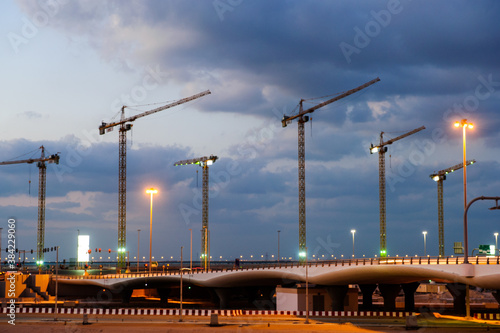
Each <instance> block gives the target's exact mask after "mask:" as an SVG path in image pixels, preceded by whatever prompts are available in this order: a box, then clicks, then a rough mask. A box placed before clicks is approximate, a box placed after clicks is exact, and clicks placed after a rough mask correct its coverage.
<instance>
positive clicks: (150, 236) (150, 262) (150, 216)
mask: <svg viewBox="0 0 500 333" xmlns="http://www.w3.org/2000/svg"><path fill="white" fill-rule="evenodd" d="M146 193H148V194H150V195H151V199H150V211H149V266H148V269H149V274H151V264H152V260H151V252H152V250H153V243H152V240H153V194H156V193H158V190H155V189H154V188H150V189H149V190H146Z"/></svg>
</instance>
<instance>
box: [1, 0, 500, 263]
mask: <svg viewBox="0 0 500 333" xmlns="http://www.w3.org/2000/svg"><path fill="white" fill-rule="evenodd" d="M18 3H20V4H22V6H21V8H22V9H23V10H24V11H25V12H26V14H27V16H28V17H31V16H32V15H34V14H35V13H37V12H38V11H40V7H39V5H38V4H37V3H36V2H33V1H27V0H19V1H18ZM499 14H500V4H499V3H497V2H495V1H481V2H472V1H453V2H452V1H445V2H438V3H435V2H433V3H422V2H416V1H400V2H399V1H393V0H388V1H371V2H366V1H349V2H347V1H345V2H338V1H336V2H325V1H322V2H320V1H279V2H278V1H272V2H270V1H243V2H241V4H239V5H237V6H236V5H235V6H232V7H231V9H230V10H227V11H224V12H222V13H221V12H220V11H218V10H217V8H215V7H214V6H213V2H212V1H185V0H184V1H142V2H125V3H124V2H122V1H106V2H103V1H97V0H95V1H71V2H67V3H66V4H65V5H63V6H61V7H60V12H59V13H58V14H57V15H54V16H53V17H52V18H51V20H50V27H52V28H53V29H55V30H56V31H59V32H61V33H64V34H67V35H68V36H70V37H74V36H77V37H83V38H80V39H79V40H84V41H85V43H86V44H85V45H89V46H90V47H91V48H93V49H94V50H96V51H97V53H98V54H99V55H100V56H101V58H102V59H104V60H105V61H108V62H110V63H112V64H114V65H116V66H117V68H119V69H120V70H124V71H125V70H135V71H142V70H143V68H145V67H147V66H152V67H153V68H155V66H156V65H157V64H158V66H160V68H161V70H162V71H165V72H166V73H168V75H165V78H167V77H168V80H170V81H169V83H175V84H178V85H179V86H185V85H188V86H189V89H194V88H197V87H198V86H202V87H203V88H206V87H209V88H210V89H211V90H212V93H213V94H212V96H211V98H210V100H207V102H206V103H203V105H201V108H204V109H203V110H204V111H206V112H216V111H223V112H229V113H236V114H244V115H256V116H259V117H261V118H262V119H264V124H263V126H262V127H260V128H258V129H255V130H253V129H248V128H246V127H245V125H244V124H242V126H241V129H240V130H241V131H242V132H243V133H247V135H246V138H245V140H244V142H235V143H234V145H233V146H232V147H231V148H230V149H229V151H228V152H227V153H228V155H231V156H230V157H227V158H226V160H224V159H223V158H221V160H220V161H218V162H217V163H216V164H214V166H213V167H212V168H211V171H210V172H211V177H212V178H211V184H212V185H213V186H214V187H213V188H212V191H211V199H210V200H211V206H210V207H211V219H213V221H214V222H213V226H214V229H213V231H214V239H219V240H220V241H219V242H214V244H217V245H214V246H215V247H217V249H218V250H220V251H223V250H224V245H222V244H226V243H225V242H224V239H225V237H226V238H230V237H229V236H230V235H232V234H235V233H237V234H242V235H246V236H248V237H244V238H245V240H244V241H245V242H248V244H246V245H245V246H247V248H252V244H251V243H252V242H254V240H255V239H257V237H258V239H259V240H262V241H263V243H265V244H268V243H269V242H273V243H274V237H275V232H276V230H275V229H277V228H278V227H279V228H283V230H284V231H285V230H288V231H289V232H290V235H292V234H293V237H292V236H290V243H291V244H295V243H296V234H297V231H296V228H297V214H296V211H297V130H296V126H297V125H296V124H295V123H293V124H291V125H290V126H289V127H288V128H286V129H282V128H281V123H280V118H281V114H282V113H287V114H288V113H289V112H291V111H292V110H293V109H294V107H295V106H296V105H297V103H298V102H299V100H300V99H301V98H304V99H307V98H312V97H318V96H325V95H329V94H335V93H340V92H343V91H346V90H348V89H351V88H354V87H357V86H359V85H361V84H362V83H364V82H367V81H369V80H371V79H373V78H375V77H377V76H378V77H380V78H381V82H378V83H377V84H376V85H373V86H372V87H370V88H368V89H365V90H363V91H362V92H359V93H357V94H355V95H353V96H351V97H349V98H346V99H345V100H341V101H339V102H337V103H335V104H332V105H331V106H328V107H325V108H323V109H321V110H320V111H318V112H317V113H315V114H314V115H313V119H314V120H313V122H312V123H313V130H312V131H311V129H310V127H309V126H310V124H311V123H308V124H307V127H306V147H307V152H306V166H307V169H306V170H307V172H306V182H307V185H306V191H307V198H308V199H307V200H308V201H307V205H308V206H307V207H308V210H307V214H308V215H307V217H308V237H309V240H310V241H311V243H312V244H311V248H314V247H315V246H317V245H318V244H320V243H321V242H324V241H325V237H326V236H331V237H332V240H333V241H334V242H342V241H344V242H345V238H346V237H348V236H349V229H346V230H343V229H342V228H344V227H346V226H347V227H346V228H350V227H351V225H352V227H356V228H364V230H365V231H364V233H365V234H363V232H361V230H360V231H359V232H358V233H357V234H356V237H361V238H360V239H362V240H363V242H364V243H365V244H367V245H366V247H365V248H366V249H370V251H372V249H373V248H375V249H376V248H377V246H378V239H377V237H373V235H374V234H375V235H376V234H377V233H378V204H379V203H378V156H377V155H369V153H368V146H369V143H377V142H378V140H379V135H380V132H381V131H384V132H385V136H384V138H386V139H387V138H391V137H396V136H398V135H401V134H403V133H404V132H407V131H409V130H411V129H414V128H417V127H419V126H421V125H425V126H426V127H427V129H426V130H425V131H423V132H421V133H419V134H418V135H415V136H413V137H412V138H411V139H410V138H408V139H405V140H404V141H401V142H399V143H397V144H395V145H393V146H390V147H389V153H388V154H387V156H386V158H387V161H386V162H387V203H388V206H387V207H388V208H387V213H388V219H387V223H388V230H389V229H390V232H388V237H389V244H390V248H391V249H400V250H401V249H403V250H406V249H408V248H410V249H411V251H417V250H419V249H420V246H418V245H411V247H410V245H409V244H411V243H412V242H413V240H415V242H420V241H421V231H422V230H421V228H423V227H425V228H429V229H430V228H434V229H433V230H434V231H433V232H434V235H436V234H437V230H436V223H437V221H436V219H437V212H436V208H435V207H436V193H435V191H436V186H435V183H434V182H433V181H432V180H430V179H429V177H428V176H429V174H430V173H431V172H432V171H434V170H439V169H442V168H445V167H448V166H451V165H453V164H456V163H459V162H460V161H457V159H458V160H460V153H461V151H460V147H459V146H460V144H461V141H460V133H458V132H457V131H455V132H453V131H454V129H453V128H451V124H452V122H453V121H455V120H458V119H462V118H473V119H475V122H476V123H477V124H478V128H480V131H478V133H477V134H474V133H473V134H471V138H472V139H474V140H472V141H473V143H472V144H474V142H478V141H479V140H480V139H483V140H484V142H485V146H486V147H478V146H476V147H474V146H473V145H472V148H475V149H474V150H473V152H474V154H475V155H476V156H477V157H478V159H479V158H481V159H482V161H481V162H484V163H483V164H481V163H478V164H477V165H475V166H474V169H477V170H474V169H473V168H471V173H470V181H471V195H487V194H491V195H498V193H495V191H498V190H497V189H498V171H499V170H498V169H499V164H498V161H497V157H495V156H492V155H491V153H490V152H489V151H488V150H486V148H490V149H491V148H495V149H498V140H499V132H498V126H499V125H500V118H499V117H498V109H499V107H500V97H499V93H498V92H499V90H500V74H499V65H498V60H497V58H498V53H499V48H500V44H499V43H498V40H500V30H499V29H498V28H497V26H498V15H499ZM346 45H349V46H350V47H351V49H349V50H351V51H352V53H350V54H349V52H348V51H346V50H347V49H346V48H345V47H346ZM353 50H355V51H353ZM346 52H347V53H346ZM121 66H123V67H121ZM166 81H167V80H165V82H166ZM196 90H197V89H196ZM321 100H325V99H320V100H317V101H316V102H317V103H319V102H320V101H321ZM307 105H308V106H311V105H314V104H310V103H308V104H307ZM436 131H440V132H439V133H441V135H438V134H439V133H438V132H436ZM436 133H438V134H436ZM311 135H312V138H311ZM72 140H73V139H72V138H67V139H66V140H65V141H64V142H63V141H61V142H51V146H53V147H50V151H51V152H57V151H61V153H62V163H61V165H60V166H59V169H56V170H58V171H59V173H55V178H56V179H57V181H54V173H52V174H49V176H50V177H52V179H48V181H49V180H50V181H51V187H50V191H51V193H52V194H50V195H51V196H64V195H66V194H67V193H68V192H69V191H76V192H77V191H81V192H82V193H81V194H78V195H77V197H78V198H79V200H80V199H81V200H98V201H101V205H102V206H99V207H98V209H95V211H94V213H93V214H95V215H94V216H93V217H94V219H95V220H96V222H95V225H99V223H100V222H102V221H105V223H104V224H105V225H111V226H110V227H109V229H110V230H112V229H113V228H115V227H114V225H113V224H115V223H116V216H115V215H116V196H117V194H116V191H117V176H116V173H117V172H116V171H117V159H118V152H117V150H118V149H117V147H116V145H115V144H104V143H98V144H95V145H92V146H91V150H90V151H85V150H82V151H80V150H79V149H77V147H78V142H75V141H72ZM68 143H69V146H68ZM39 144H40V143H33V142H28V141H15V142H8V143H7V144H5V145H4V147H3V148H5V149H4V150H3V151H2V156H3V155H4V154H5V157H6V158H10V157H13V156H17V154H18V153H17V152H19V151H30V150H32V149H36V148H37V146H38V145H39ZM33 145H34V146H35V147H34V148H31V146H33ZM28 146H30V148H29V149H28ZM24 148H26V149H24ZM47 148H49V145H48V144H47ZM134 148H137V149H132V150H129V160H128V170H129V178H128V189H129V193H130V195H129V197H130V201H129V202H130V206H129V207H130V221H131V224H132V225H134V227H135V226H138V225H140V223H142V222H144V221H146V220H147V217H148V216H147V214H146V213H147V209H144V206H147V202H144V195H143V187H144V186H145V184H148V183H160V184H165V186H166V187H167V188H168V190H166V191H165V194H164V196H159V197H158V200H159V201H160V202H159V204H158V207H159V208H158V209H159V212H158V215H159V216H163V218H164V220H168V222H169V223H171V224H168V226H169V228H171V229H167V227H165V226H164V225H162V226H159V228H160V230H161V231H162V232H166V233H167V232H168V235H174V234H176V232H179V233H181V234H185V231H186V230H185V229H187V228H193V229H194V230H197V229H196V228H197V227H198V226H199V224H200V219H201V213H200V212H201V210H200V204H199V188H198V189H197V188H196V185H195V170H194V169H193V168H191V169H189V168H187V167H186V168H173V167H171V164H172V163H173V162H175V161H176V160H182V159H185V158H186V156H190V151H189V147H186V148H182V147H148V146H141V147H134ZM474 154H472V155H474ZM153 156H154V157H155V158H152V157H153ZM476 156H473V157H476ZM231 163H237V167H236V168H235V167H234V165H233V166H231V165H230V164H231ZM273 163H274V164H273ZM172 168H173V169H172ZM0 171H1V172H2V175H11V176H12V177H11V178H9V177H8V176H5V177H4V178H6V179H7V178H9V179H8V180H6V182H7V181H8V183H6V184H8V185H7V186H6V187H4V188H3V190H4V191H5V192H4V193H5V194H2V195H4V196H5V195H7V194H14V193H17V192H16V191H15V190H14V188H17V187H16V186H18V185H17V184H20V183H22V182H25V180H24V179H22V177H24V178H25V177H26V169H24V170H21V169H19V170H17V169H16V171H14V170H13V169H9V171H8V173H4V172H7V171H3V170H0ZM32 171H34V170H32ZM199 171H200V172H199V176H200V186H201V169H199ZM221 172H226V173H227V175H229V177H223V175H224V174H223V173H221ZM21 173H23V175H24V176H23V175H21ZM14 176H15V177H14ZM454 176H455V177H454V178H455V179H452V178H451V177H450V179H449V180H448V181H447V183H446V185H445V186H446V189H445V191H446V193H449V197H448V198H449V199H452V200H448V201H447V203H446V209H447V211H446V216H447V218H446V220H447V221H450V222H449V223H450V225H453V226H454V228H450V229H449V230H450V231H447V232H453V233H452V234H451V236H450V237H449V238H448V237H447V238H446V239H449V241H450V242H451V241H452V240H455V239H457V238H459V237H460V230H458V229H459V228H458V227H457V226H456V225H457V223H456V222H457V221H459V220H460V214H461V209H462V207H461V206H462V202H461V200H460V194H461V188H460V175H454ZM60 179H62V180H60ZM23 186H25V185H23ZM86 191H88V192H92V191H96V192H102V193H105V194H108V195H110V198H106V196H104V195H103V196H102V197H98V199H91V198H89V194H85V192H86ZM167 198H168V199H167ZM108 199H109V202H110V203H108V201H106V200H108ZM75 200H76V199H75ZM161 200H163V201H161ZM146 201H147V200H146ZM91 202H94V201H91ZM65 205H66V206H65ZM183 205H184V206H183ZM160 207H161V208H160ZM180 207H184V208H186V207H188V208H189V209H190V210H188V211H187V213H186V211H185V212H184V214H182V212H181V208H180ZM56 208H58V209H63V208H67V209H71V208H78V207H77V206H76V205H74V204H71V203H70V202H62V203H54V204H52V206H48V209H49V210H50V209H56ZM146 208H147V207H146ZM83 209H84V208H82V211H81V212H79V211H69V210H66V211H64V214H65V215H64V218H67V219H74V220H78V221H88V220H89V218H88V217H87V216H85V214H87V213H88V211H85V210H83ZM487 213H490V212H489V211H488V212H482V213H480V214H481V215H480V216H481V217H483V216H484V218H485V219H488V221H489V222H490V220H491V217H490V216H491V213H490V215H487ZM167 216H168V218H165V217H167ZM448 216H449V220H448ZM164 220H162V221H164ZM489 222H488V223H489ZM452 223H453V224H452ZM165 224H166V223H165ZM101 225H102V224H101ZM458 225H459V224H458ZM221 226H223V227H224V228H222V227H221ZM489 226H490V225H489ZM161 228H164V229H161ZM218 228H219V229H218ZM225 228H227V229H225ZM490 229H491V228H490ZM132 230H133V229H132ZM263 230H265V232H263ZM291 230H293V232H292V231H291ZM430 230H431V229H430ZM447 230H448V229H447ZM261 231H262V232H261ZM342 232H345V235H344V236H341V234H342ZM398 232H399V233H398ZM403 232H404V235H405V237H406V236H408V237H406V238H405V237H403V236H401V235H402V233H403ZM485 232H486V231H485ZM488 232H489V231H488ZM478 233H479V231H478ZM261 234H264V236H262V235H261ZM367 234H369V236H368V235H367ZM358 235H359V236H358ZM398 235H399V236H398ZM112 237H115V235H114V234H113V235H112ZM363 237H365V238H363ZM429 237H431V232H430V231H429ZM115 238H116V237H115ZM292 238H293V240H292ZM318 239H319V240H318ZM405 239H407V241H405ZM476 240H477V241H479V236H478V238H476ZM176 242H180V240H178V239H176V240H174V241H172V244H170V243H169V244H167V245H165V246H172V249H174V245H175V246H177V245H178V244H177V243H176ZM231 244H232V245H231V246H232V249H235V248H238V246H240V245H241V244H238V241H237V240H232V242H231ZM361 244H362V243H361ZM344 245H345V244H344ZM447 245H449V243H447ZM292 248H295V247H294V246H293V247H292V246H290V249H292ZM447 248H448V249H449V246H447ZM290 251H292V250H290ZM436 252H437V251H436ZM366 253H367V255H373V253H369V252H368V250H366ZM401 254H403V253H401ZM409 254H411V253H409Z"/></svg>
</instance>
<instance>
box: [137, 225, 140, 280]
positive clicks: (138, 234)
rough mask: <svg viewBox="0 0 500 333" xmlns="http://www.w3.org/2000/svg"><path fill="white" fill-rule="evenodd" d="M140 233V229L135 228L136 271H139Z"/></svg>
mask: <svg viewBox="0 0 500 333" xmlns="http://www.w3.org/2000/svg"><path fill="white" fill-rule="evenodd" d="M140 235H141V229H137V273H139V240H140V237H139V236H140Z"/></svg>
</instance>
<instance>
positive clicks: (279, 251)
mask: <svg viewBox="0 0 500 333" xmlns="http://www.w3.org/2000/svg"><path fill="white" fill-rule="evenodd" d="M280 232H281V230H278V262H280Z"/></svg>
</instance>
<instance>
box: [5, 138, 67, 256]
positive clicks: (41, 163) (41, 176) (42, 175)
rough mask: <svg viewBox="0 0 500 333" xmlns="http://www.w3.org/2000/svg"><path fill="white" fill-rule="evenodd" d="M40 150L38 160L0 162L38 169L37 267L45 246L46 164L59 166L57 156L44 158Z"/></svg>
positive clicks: (43, 151) (42, 147)
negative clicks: (34, 165)
mask: <svg viewBox="0 0 500 333" xmlns="http://www.w3.org/2000/svg"><path fill="white" fill-rule="evenodd" d="M39 149H40V150H41V156H40V158H30V159H26V160H19V161H5V162H0V165H8V164H21V163H28V164H33V163H37V167H38V229H37V237H36V248H37V252H36V253H37V254H36V256H37V260H36V263H37V265H42V264H43V259H44V251H43V249H44V244H45V189H46V186H45V184H46V175H47V166H46V165H45V162H47V163H49V164H50V163H56V164H59V155H58V154H52V155H50V156H47V157H46V156H45V147H44V146H41V147H40V148H39Z"/></svg>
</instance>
